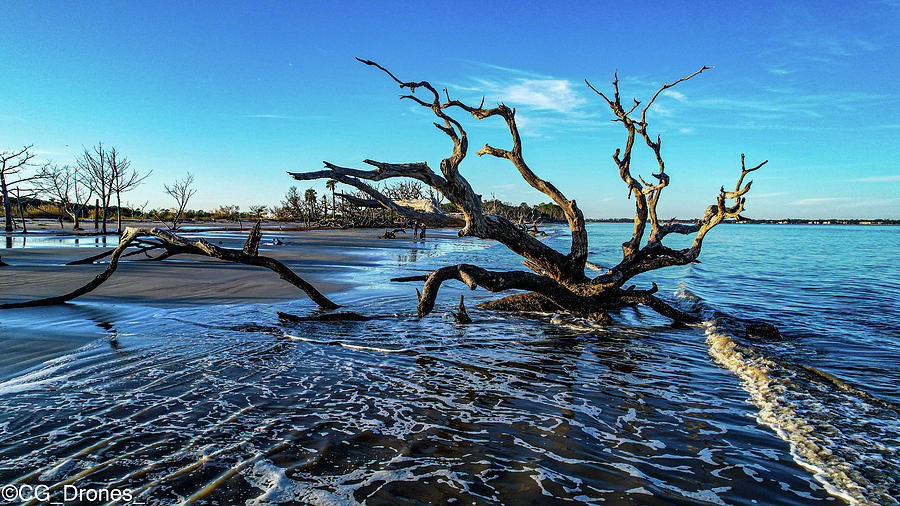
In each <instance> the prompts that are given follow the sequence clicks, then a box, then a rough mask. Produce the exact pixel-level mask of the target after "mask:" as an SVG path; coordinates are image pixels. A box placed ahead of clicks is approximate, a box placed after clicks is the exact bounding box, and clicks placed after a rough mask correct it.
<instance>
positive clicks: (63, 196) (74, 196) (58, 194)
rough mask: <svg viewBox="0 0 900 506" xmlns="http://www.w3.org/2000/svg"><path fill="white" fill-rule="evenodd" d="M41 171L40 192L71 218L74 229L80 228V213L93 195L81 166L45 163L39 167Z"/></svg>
mask: <svg viewBox="0 0 900 506" xmlns="http://www.w3.org/2000/svg"><path fill="white" fill-rule="evenodd" d="M41 173H42V176H43V177H42V178H41V179H40V180H39V183H38V188H39V189H40V192H41V193H42V194H44V195H46V196H48V197H49V198H50V200H53V201H56V202H57V203H58V204H59V207H60V210H61V211H62V212H63V213H65V214H67V215H69V217H70V218H72V221H73V223H74V224H73V227H74V229H75V230H80V228H81V226H80V222H81V215H82V214H83V213H84V209H85V208H86V207H87V206H88V204H89V203H90V201H91V197H93V195H94V192H93V191H92V190H91V188H90V185H89V184H88V183H87V181H85V174H84V173H83V170H82V169H81V167H79V166H78V165H75V166H72V165H63V166H62V167H60V166H59V165H57V164H47V165H45V166H44V167H42V168H41Z"/></svg>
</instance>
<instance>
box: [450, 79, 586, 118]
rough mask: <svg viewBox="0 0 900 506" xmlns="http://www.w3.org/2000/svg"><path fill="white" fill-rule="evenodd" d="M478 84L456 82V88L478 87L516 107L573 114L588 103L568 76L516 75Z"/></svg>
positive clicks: (477, 89)
mask: <svg viewBox="0 0 900 506" xmlns="http://www.w3.org/2000/svg"><path fill="white" fill-rule="evenodd" d="M475 81H476V82H477V84H478V85H477V86H456V87H455V88H456V89H459V90H465V91H477V92H479V93H481V94H482V95H485V96H488V97H497V98H499V99H501V100H503V101H506V102H509V103H510V104H511V105H514V106H515V107H522V108H528V109H533V110H541V111H555V112H559V113H563V114H570V113H572V112H575V111H576V110H578V109H579V108H581V107H582V106H584V105H585V103H586V102H587V100H586V99H585V98H584V97H582V96H581V95H580V93H579V91H577V89H576V84H575V83H574V82H572V81H569V80H566V79H532V78H514V79H512V80H503V79H475Z"/></svg>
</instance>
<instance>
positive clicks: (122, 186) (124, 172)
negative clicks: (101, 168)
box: [106, 147, 153, 233]
mask: <svg viewBox="0 0 900 506" xmlns="http://www.w3.org/2000/svg"><path fill="white" fill-rule="evenodd" d="M106 160H107V164H108V165H109V170H110V185H111V189H110V190H111V192H110V193H115V194H116V232H118V233H122V194H123V193H127V192H129V191H131V190H133V189H135V188H137V187H138V186H140V184H141V183H143V182H144V180H145V179H147V178H148V177H150V174H153V171H152V170H151V171H149V172H147V173H146V174H142V173H140V172H138V170H137V169H134V168H132V167H131V160H129V159H128V158H125V157H124V156H121V155H120V154H119V152H118V150H116V148H115V147H113V148H110V149H109V151H108V152H107V155H106Z"/></svg>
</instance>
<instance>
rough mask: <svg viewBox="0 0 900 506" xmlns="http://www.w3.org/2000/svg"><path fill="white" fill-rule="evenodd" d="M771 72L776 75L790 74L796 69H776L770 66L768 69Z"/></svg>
mask: <svg viewBox="0 0 900 506" xmlns="http://www.w3.org/2000/svg"><path fill="white" fill-rule="evenodd" d="M768 70H769V73H770V74H775V75H776V76H786V75H788V74H793V73H794V72H796V70H788V69H776V68H770V69H768Z"/></svg>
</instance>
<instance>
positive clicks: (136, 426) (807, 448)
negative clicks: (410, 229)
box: [0, 224, 900, 504]
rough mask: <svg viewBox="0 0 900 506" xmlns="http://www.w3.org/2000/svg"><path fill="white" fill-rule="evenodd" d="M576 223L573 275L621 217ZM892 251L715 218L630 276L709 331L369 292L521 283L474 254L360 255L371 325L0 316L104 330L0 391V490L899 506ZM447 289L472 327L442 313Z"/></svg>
mask: <svg viewBox="0 0 900 506" xmlns="http://www.w3.org/2000/svg"><path fill="white" fill-rule="evenodd" d="M549 231H550V232H551V235H550V236H549V237H548V238H546V240H547V241H548V242H550V243H551V244H554V245H558V246H562V247H565V245H566V244H567V243H568V237H567V235H566V231H565V229H562V228H550V229H549ZM589 231H590V236H591V237H590V239H591V241H590V245H591V257H590V260H591V261H592V262H593V263H595V264H599V265H611V264H614V263H615V262H616V261H617V260H618V258H619V255H620V247H619V244H620V243H621V242H622V241H623V240H624V239H625V238H626V237H627V236H628V235H630V226H629V225H627V224H591V225H589ZM298 234H303V233H298ZM235 240H237V239H235ZM898 246H900V228H897V227H853V226H847V227H841V226H756V225H726V226H720V227H718V228H717V229H716V230H714V231H713V232H711V233H710V235H709V236H708V237H707V239H706V241H705V244H704V252H703V253H702V254H701V257H700V259H701V263H699V264H693V265H691V266H685V267H674V268H669V269H665V270H661V271H656V272H654V273H648V274H645V275H642V276H641V277H639V278H635V280H634V282H635V283H636V284H637V285H638V287H646V286H649V284H650V282H651V281H656V282H657V283H658V284H659V286H660V295H661V296H662V297H664V298H665V299H667V300H669V301H671V302H672V303H674V304H678V305H680V306H681V307H683V308H684V309H689V310H694V311H699V312H701V313H702V314H703V315H704V320H705V321H704V323H703V324H701V325H697V326H690V327H687V328H676V327H673V326H672V325H670V324H669V322H668V321H667V320H666V319H664V318H661V317H659V316H657V315H655V314H654V313H653V312H652V311H650V310H647V309H643V308H636V309H625V310H622V311H620V312H617V313H614V314H613V315H612V316H613V320H614V321H613V323H612V324H610V325H607V326H597V325H595V324H592V323H590V322H586V321H582V320H579V319H577V318H563V322H562V323H551V321H550V320H551V315H505V314H498V313H492V312H486V311H481V310H479V309H477V308H476V307H475V306H474V304H475V303H477V302H479V301H484V300H490V299H491V298H493V297H496V295H495V294H490V293H486V292H484V291H483V290H477V291H474V292H472V291H469V290H468V289H465V287H464V286H463V285H461V284H459V283H456V282H451V283H447V284H446V285H445V288H444V289H442V292H441V296H440V297H439V301H438V306H437V307H436V310H435V312H434V313H433V314H432V315H430V316H429V317H427V318H424V319H418V318H416V317H415V316H414V312H415V310H414V306H415V300H416V299H415V292H414V289H413V288H414V287H413V286H412V284H401V285H397V284H391V283H388V282H387V279H388V278H390V277H393V276H403V275H410V274H415V273H417V272H425V271H428V270H431V269H433V268H435V267H438V266H441V265H447V264H452V263H459V262H468V263H477V264H479V265H482V266H485V267H488V268H495V269H514V268H515V269H517V268H520V267H521V264H519V259H518V258H517V257H516V256H515V255H512V254H510V253H509V252H508V251H507V250H506V249H505V248H504V247H503V246H500V245H495V244H491V243H487V242H484V241H478V240H472V239H466V240H463V241H455V240H443V239H430V240H429V241H428V242H426V243H425V244H424V245H423V244H422V243H419V244H414V243H408V242H402V241H398V242H397V243H396V244H392V246H391V247H390V248H385V249H383V250H373V251H371V252H369V255H370V256H371V259H372V264H371V265H369V266H368V267H366V268H365V269H359V270H358V271H356V272H352V273H351V274H350V275H351V276H352V277H353V278H354V279H355V280H356V281H359V282H361V283H362V285H361V286H360V287H359V288H357V289H354V290H351V291H348V292H346V293H343V294H340V295H338V296H336V297H335V298H336V299H337V301H338V302H339V303H341V304H343V305H345V306H347V309H352V310H355V311H358V312H361V313H364V314H368V315H374V316H379V317H380V318H378V319H375V320H372V321H369V322H319V323H303V324H293V325H285V324H282V323H280V322H279V321H278V319H277V317H276V314H275V311H276V310H278V311H287V312H291V313H296V314H308V313H311V312H313V311H315V307H314V306H313V305H312V304H311V303H309V301H306V300H297V301H292V302H286V303H282V304H276V305H265V306H263V305H247V304H243V305H224V306H203V307H190V308H168V309H159V308H147V307H141V306H133V305H131V306H129V305H106V306H103V305H97V304H91V303H78V304H73V305H71V306H67V307H59V308H43V309H36V310H31V309H29V310H16V311H7V312H4V313H3V314H2V315H0V317H2V318H3V326H2V327H0V329H2V330H0V332H18V331H20V330H21V329H24V328H26V327H28V328H29V331H30V332H38V333H40V332H47V333H50V332H60V331H73V332H74V331H87V330H88V329H95V330H93V331H95V332H96V333H97V338H96V339H95V340H93V341H92V342H90V343H89V344H87V345H85V346H83V347H81V348H79V349H77V350H75V351H73V352H71V353H69V354H66V355H64V356H62V357H59V358H56V359H53V360H50V361H48V362H45V363H43V364H40V365H38V366H35V367H32V368H30V369H28V370H27V371H23V372H20V373H18V374H15V375H13V376H11V377H6V378H3V379H2V380H0V485H4V484H14V485H18V484H31V485H38V484H43V485H47V486H48V487H49V488H50V489H51V490H52V491H54V492H55V493H56V494H57V495H58V494H61V493H62V491H63V488H64V486H65V485H67V484H74V485H76V486H78V487H80V488H109V487H116V488H120V489H124V488H128V489H130V490H132V491H133V493H134V495H135V496H136V497H137V501H139V502H146V503H150V504H155V503H159V504H170V503H173V502H180V501H197V502H198V503H201V504H244V503H246V504H269V503H316V504H323V503H324V504H354V503H366V504H396V503H413V504H415V503H425V502H429V503H431V502H440V503H460V504H472V503H475V504H491V503H515V504H520V503H522V504H524V503H531V504H555V503H572V502H574V503H601V502H607V503H609V502H612V503H617V502H627V503H639V504H670V503H713V504H806V503H830V504H842V503H844V502H850V503H880V504H894V503H896V502H897V499H896V498H897V497H900V464H898V461H900V459H898V457H897V454H898V447H900V386H898V385H900V368H898V367H897V366H896V364H897V356H898V351H900V330H898V327H900V307H898V306H900V304H898V302H900V248H898ZM262 275H266V273H263V274H262ZM461 294H463V295H465V296H466V302H467V306H468V308H469V313H470V315H471V316H472V318H473V320H474V323H472V324H470V325H458V324H456V323H454V322H453V320H452V319H448V318H445V317H444V316H446V315H445V314H444V313H445V312H447V311H450V310H453V309H454V307H455V305H456V304H458V301H459V296H460V295H461ZM732 318H743V319H752V320H762V321H766V322H769V323H772V324H774V325H776V326H777V327H778V328H779V330H780V331H781V333H782V335H783V339H781V340H778V341H764V340H759V339H751V338H747V337H746V336H743V335H742V334H741V333H740V332H738V331H737V328H732V327H731V326H730V324H729V322H730V321H732ZM17 329H19V330H17Z"/></svg>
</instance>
